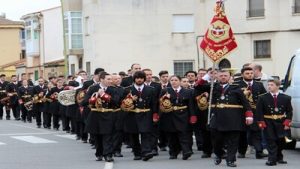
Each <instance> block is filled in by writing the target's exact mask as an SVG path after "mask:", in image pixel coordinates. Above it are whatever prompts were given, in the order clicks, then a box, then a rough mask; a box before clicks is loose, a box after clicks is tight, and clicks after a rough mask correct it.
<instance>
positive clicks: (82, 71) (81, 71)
mask: <svg viewBox="0 0 300 169" xmlns="http://www.w3.org/2000/svg"><path fill="white" fill-rule="evenodd" d="M80 73H86V71H84V70H80V71H79V72H78V75H79V74H80Z"/></svg>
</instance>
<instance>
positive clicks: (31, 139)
mask: <svg viewBox="0 0 300 169" xmlns="http://www.w3.org/2000/svg"><path fill="white" fill-rule="evenodd" d="M12 138H14V139H17V140H21V141H26V142H28V143H32V144H41V143H57V142H56V141H52V140H47V139H44V138H40V137H35V136H13V137H12Z"/></svg>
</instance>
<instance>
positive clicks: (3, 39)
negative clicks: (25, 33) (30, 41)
mask: <svg viewBox="0 0 300 169" xmlns="http://www.w3.org/2000/svg"><path fill="white" fill-rule="evenodd" d="M20 54H21V44H20V29H19V28H5V29H4V28H3V29H2V28H0V59H1V62H0V66H2V65H5V64H8V63H11V62H15V61H18V60H20Z"/></svg>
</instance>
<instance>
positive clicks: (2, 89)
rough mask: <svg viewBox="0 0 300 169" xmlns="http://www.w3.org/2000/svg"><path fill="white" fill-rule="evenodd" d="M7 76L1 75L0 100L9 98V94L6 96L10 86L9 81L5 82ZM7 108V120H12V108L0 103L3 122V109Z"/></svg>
mask: <svg viewBox="0 0 300 169" xmlns="http://www.w3.org/2000/svg"><path fill="white" fill-rule="evenodd" d="M5 77H6V76H5V74H1V75H0V100H1V99H4V98H5V97H7V94H6V90H5V89H6V86H7V85H8V84H9V82H8V81H5ZM4 107H5V110H6V119H7V120H8V119H10V108H9V107H8V106H7V105H5V104H3V103H1V102H0V120H2V118H3V108H4Z"/></svg>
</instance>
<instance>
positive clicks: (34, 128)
mask: <svg viewBox="0 0 300 169" xmlns="http://www.w3.org/2000/svg"><path fill="white" fill-rule="evenodd" d="M9 125H12V126H17V127H23V128H28V129H32V130H37V131H43V130H45V129H42V128H36V127H29V126H25V125H21V124H13V123H9Z"/></svg>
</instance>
